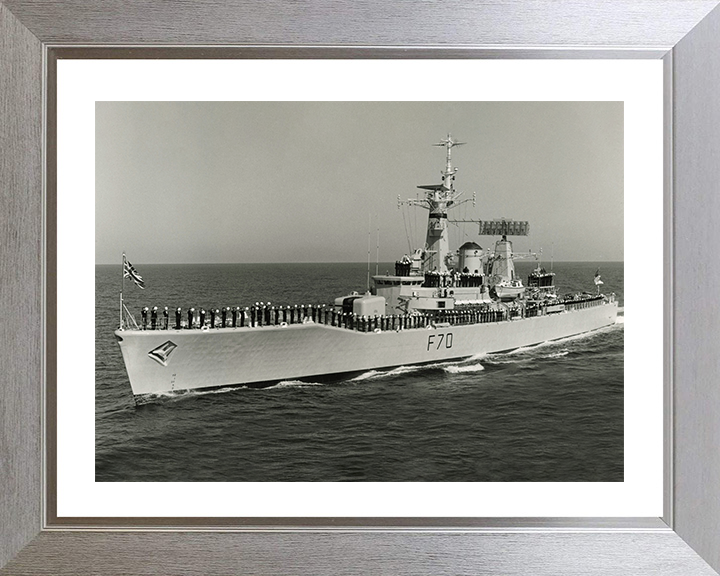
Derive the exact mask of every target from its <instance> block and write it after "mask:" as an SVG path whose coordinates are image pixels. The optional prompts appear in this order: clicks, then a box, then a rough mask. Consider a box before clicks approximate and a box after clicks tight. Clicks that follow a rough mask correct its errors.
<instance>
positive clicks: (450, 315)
mask: <svg viewBox="0 0 720 576" xmlns="http://www.w3.org/2000/svg"><path fill="white" fill-rule="evenodd" d="M612 301H614V295H611V296H610V297H606V296H603V295H598V296H592V297H578V296H574V297H566V298H565V299H563V300H557V301H554V302H550V301H544V302H540V301H537V302H533V301H530V302H528V303H527V304H526V305H524V306H523V305H520V304H518V303H511V304H499V305H495V306H488V305H487V304H481V305H463V306H461V307H458V308H455V309H453V310H434V311H431V312H426V313H416V314H398V315H391V316H360V315H358V314H353V313H351V312H342V311H339V310H336V309H335V308H334V307H333V306H327V305H325V304H321V305H317V306H315V305H308V306H305V305H301V306H273V305H264V304H259V305H257V306H250V307H245V308H241V307H239V306H236V307H233V308H231V307H226V308H210V309H209V310H205V309H204V308H200V309H195V308H190V309H188V310H186V311H183V309H182V308H176V309H175V310H174V311H173V312H172V316H173V318H172V322H171V317H170V316H171V312H170V311H169V309H168V308H167V307H165V308H164V309H163V310H159V309H158V307H157V306H155V307H154V308H152V309H150V308H148V307H147V306H146V307H145V308H143V309H142V311H141V317H142V322H141V325H140V326H139V327H138V328H139V329H141V330H192V329H194V330H201V329H204V330H209V329H211V328H246V327H247V328H257V327H263V326H288V325H291V324H306V323H310V322H312V323H317V324H325V325H328V326H335V327H338V328H346V329H348V330H354V331H357V332H374V331H376V330H381V331H387V330H407V329H412V328H427V327H428V326H432V325H436V324H449V325H453V326H454V325H466V324H483V323H489V322H504V321H512V320H516V319H521V318H531V317H535V316H545V315H547V314H555V313H560V312H565V311H573V310H580V309H584V308H589V307H593V306H600V305H602V304H605V303H606V302H612Z"/></svg>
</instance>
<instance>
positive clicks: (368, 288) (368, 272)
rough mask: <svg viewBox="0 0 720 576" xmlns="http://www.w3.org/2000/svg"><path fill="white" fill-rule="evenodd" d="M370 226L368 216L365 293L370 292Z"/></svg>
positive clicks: (369, 217) (369, 216)
mask: <svg viewBox="0 0 720 576" xmlns="http://www.w3.org/2000/svg"><path fill="white" fill-rule="evenodd" d="M370 225H371V215H370V214H368V257H367V291H368V292H370Z"/></svg>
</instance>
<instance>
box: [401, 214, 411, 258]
mask: <svg viewBox="0 0 720 576" xmlns="http://www.w3.org/2000/svg"><path fill="white" fill-rule="evenodd" d="M402 217H403V225H404V226H405V238H407V243H408V250H409V253H410V254H412V244H411V242H410V234H408V225H407V220H406V218H405V209H404V208H403V209H402Z"/></svg>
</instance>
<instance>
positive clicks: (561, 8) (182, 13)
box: [0, 0, 720, 576]
mask: <svg viewBox="0 0 720 576" xmlns="http://www.w3.org/2000/svg"><path fill="white" fill-rule="evenodd" d="M718 4H720V2H718V0H656V1H654V2H646V1H641V0H635V1H630V0H618V1H617V2H612V3H596V2H593V1H591V0H572V1H568V2H554V1H553V0H538V1H536V2H532V3H530V2H523V1H522V0H504V1H501V2H498V1H492V0H481V1H473V0H458V1H457V2H454V3H451V4H448V3H446V2H439V1H437V0H430V1H427V2H411V1H405V2H395V3H383V2H380V1H377V0H374V1H372V2H365V3H352V2H337V3H332V2H328V1H320V0H309V1H308V2H306V3H302V4H297V3H283V2H280V1H278V0H272V1H270V2H258V1H257V0H225V1H223V2H214V1H211V0H204V1H199V2H192V3H185V2H163V1H161V0H146V1H140V0H125V1H122V0H105V1H102V2H100V1H99V0H57V1H53V2H35V1H33V0H0V142H1V143H2V149H1V150H0V198H1V199H2V204H1V205H0V210H1V212H0V214H2V217H1V218H0V287H1V288H2V290H0V311H1V313H2V320H1V321H0V367H1V369H0V567H1V568H0V574H2V575H5V574H8V575H9V574H14V575H18V574H74V575H82V574H118V573H123V574H163V573H172V574H199V573H202V574H231V573H232V574H235V573H238V574H245V573H247V574H270V573H295V574H377V573H382V574H470V573H472V574H548V575H549V574H552V575H557V574H603V575H616V574H617V575H619V574H634V575H642V574H647V575H650V574H652V575H666V574H667V575H671V574H672V575H683V576H687V575H695V574H697V575H703V576H704V575H707V576H709V575H712V574H717V572H716V571H718V570H720V450H719V449H718V448H719V447H718V442H720V386H717V385H716V382H717V378H718V376H719V372H720V364H719V363H718V359H719V358H720V338H718V337H717V326H718V325H719V320H720V307H719V306H718V305H717V304H715V303H714V294H715V292H716V290H715V288H716V286H718V285H719V283H718V282H717V281H718V280H720V272H719V271H718V269H717V267H714V266H713V264H714V261H715V250H714V249H715V247H716V246H718V245H720V227H718V226H717V225H715V221H714V217H715V213H716V212H717V211H718V209H720V205H719V204H718V202H719V201H718V200H717V198H720V196H718V190H719V189H720V162H718V158H719V157H720V156H719V152H718V151H719V150H720V98H718V96H717V95H718V94H720V8H718ZM59 58H651V59H662V61H663V63H664V78H665V159H664V165H665V175H664V177H665V211H664V230H665V238H664V246H663V248H664V254H665V259H664V260H665V265H664V270H662V271H658V277H660V275H662V277H663V282H662V286H663V290H664V302H665V304H664V310H663V311H662V313H663V314H664V327H665V329H664V336H665V338H664V346H665V365H664V374H665V378H664V386H665V388H664V390H665V392H664V394H665V438H664V443H665V465H664V470H665V472H664V486H665V488H664V494H665V497H664V513H663V516H662V517H661V518H501V519H499V518H472V519H467V518H465V519H458V518H423V519H417V518H311V519H298V518H265V519H218V518H194V519H173V520H170V519H167V518H164V519H162V518H134V519H129V520H128V519H125V520H120V519H116V518H93V519H82V518H81V519H68V518H58V517H57V515H56V513H55V512H56V503H55V494H54V490H53V487H54V470H55V461H54V439H55V405H54V396H53V389H52V382H53V375H54V370H55V365H54V357H53V354H52V351H53V349H54V341H55V338H56V332H55V324H54V312H55V311H54V302H55V292H54V291H55V285H54V265H55V262H54V250H53V246H54V235H55V229H54V218H53V217H52V215H53V214H55V208H56V206H55V197H54V194H53V193H52V191H53V190H54V178H55V163H54V162H55V152H56V150H55V140H54V115H55V109H54V102H55V99H54V98H55V96H54V90H55V87H54V73H55V72H54V71H55V64H56V62H57V60H58V59H59ZM652 284H653V285H655V286H660V284H661V283H660V282H658V281H657V279H653V282H652ZM657 289H659V288H657ZM658 313H661V312H660V311H658Z"/></svg>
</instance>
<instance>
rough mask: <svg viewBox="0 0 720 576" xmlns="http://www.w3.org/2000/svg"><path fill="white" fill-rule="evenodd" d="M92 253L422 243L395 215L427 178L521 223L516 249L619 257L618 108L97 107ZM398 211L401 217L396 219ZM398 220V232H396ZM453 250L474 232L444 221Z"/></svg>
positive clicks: (280, 251) (266, 251) (200, 255)
mask: <svg viewBox="0 0 720 576" xmlns="http://www.w3.org/2000/svg"><path fill="white" fill-rule="evenodd" d="M95 118H96V144H95V149H96V156H95V165H96V172H95V175H96V176H95V178H96V192H95V216H96V218H95V258H96V262H97V263H98V264H115V263H118V262H119V261H120V258H121V254H122V252H123V251H125V252H126V253H127V255H128V258H129V259H130V260H131V261H132V262H133V263H134V264H142V263H201V262H202V263H223V262H285V261H288V262H364V261H365V260H366V259H367V251H368V218H369V217H370V219H371V221H372V223H371V225H370V227H371V230H372V232H371V245H372V249H371V252H372V260H373V261H374V260H375V245H376V236H377V229H378V228H379V238H380V261H393V260H395V259H397V258H399V257H401V256H402V255H403V254H404V253H406V252H408V250H409V245H408V236H410V244H411V245H412V247H413V248H415V247H421V246H422V245H423V244H424V238H425V224H426V221H427V211H426V210H424V209H422V208H403V209H401V210H398V209H397V196H398V195H400V196H401V197H402V198H403V199H407V198H415V197H416V195H417V194H418V193H419V192H420V191H419V190H417V189H416V188H415V186H416V185H418V184H432V183H437V182H440V171H441V170H442V169H443V168H444V160H445V151H444V149H443V148H435V147H432V146H431V144H433V143H436V142H438V141H440V139H441V138H444V137H445V136H446V135H447V134H448V132H450V133H452V135H453V137H454V138H456V139H459V140H461V141H463V142H467V144H466V145H465V146H462V147H459V148H455V149H454V150H453V164H454V165H455V166H456V167H458V169H459V170H458V173H457V176H456V179H455V184H456V189H458V190H461V191H464V192H465V194H464V196H463V197H471V196H472V193H473V192H476V193H477V206H476V207H475V208H473V206H472V204H470V203H468V204H465V205H463V206H460V207H458V208H456V209H455V210H450V218H451V219H452V218H457V219H471V218H475V219H494V218H500V217H505V218H508V219H515V220H528V221H529V222H530V236H528V237H516V238H515V239H514V247H515V251H516V252H520V251H526V250H528V249H532V250H538V249H540V248H542V249H543V255H544V257H545V258H547V259H549V257H550V253H551V251H554V258H555V260H556V261H562V260H623V104H622V102H569V103H568V102H388V103H386V102H369V103H365V102H98V103H97V104H96V115H95ZM403 214H405V218H404V219H403ZM406 230H407V232H406ZM450 239H451V248H457V247H458V246H459V244H460V243H462V242H464V241H466V240H474V241H476V242H478V243H479V244H480V245H481V246H482V247H483V248H486V247H491V246H492V243H493V242H494V239H491V238H489V237H486V236H483V237H479V236H477V226H475V225H472V224H465V225H462V226H461V227H460V226H453V227H452V229H451V235H450Z"/></svg>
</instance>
